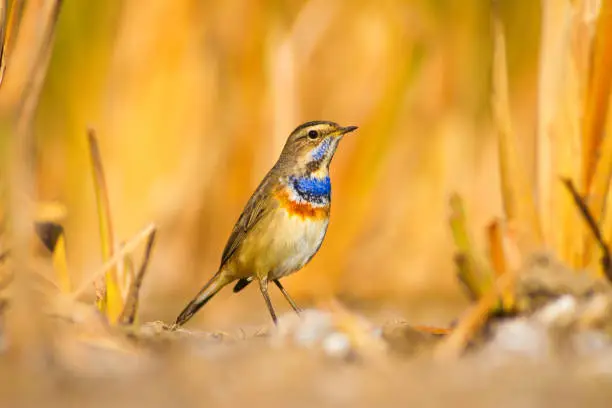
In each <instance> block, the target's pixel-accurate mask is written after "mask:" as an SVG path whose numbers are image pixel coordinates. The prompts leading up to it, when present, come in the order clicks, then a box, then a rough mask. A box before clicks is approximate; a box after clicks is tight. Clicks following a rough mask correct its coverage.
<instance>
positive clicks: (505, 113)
mask: <svg viewBox="0 0 612 408" xmlns="http://www.w3.org/2000/svg"><path fill="white" fill-rule="evenodd" d="M493 29H494V31H493V35H494V53H493V87H492V88H493V89H492V97H491V102H492V107H493V116H494V121H495V128H496V130H497V135H498V143H499V145H498V146H499V166H500V167H499V170H500V177H501V185H502V199H503V205H504V211H505V213H506V218H507V220H508V222H509V223H511V224H512V227H513V228H514V229H515V230H516V232H517V236H518V242H519V246H520V248H521V251H523V252H524V253H528V252H531V251H533V250H534V249H537V248H539V247H540V246H541V245H542V232H541V229H540V221H539V217H538V213H537V211H536V207H535V203H534V198H533V193H532V192H533V191H534V190H533V186H532V185H531V183H530V182H529V179H528V178H527V176H526V173H525V171H526V170H525V167H524V166H523V164H522V159H521V155H520V154H519V152H518V149H517V141H516V138H515V136H514V133H513V131H512V120H511V117H510V108H509V99H508V74H507V72H506V71H507V68H506V46H505V38H504V33H503V27H502V25H501V21H499V19H498V18H497V17H494V18H493Z"/></svg>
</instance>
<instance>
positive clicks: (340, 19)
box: [36, 0, 540, 328]
mask: <svg viewBox="0 0 612 408" xmlns="http://www.w3.org/2000/svg"><path fill="white" fill-rule="evenodd" d="M490 7H491V4H490V1H487V0H465V1H461V2H459V1H453V0H403V1H401V0H382V1H376V2H373V1H365V0H350V1H349V0H344V1H340V0H338V1H327V0H310V1H302V0H291V1H271V0H268V1H264V0H260V1H251V0H248V1H247V0H226V1H201V0H180V1H178V0H177V1H173V2H169V1H153V2H148V3H147V4H146V6H145V5H143V3H142V2H141V1H135V0H121V1H120V0H106V1H103V2H87V1H67V2H65V4H64V5H63V7H62V12H61V14H60V18H59V23H58V28H57V37H56V43H55V47H54V53H53V56H52V59H51V64H50V67H49V72H48V76H47V80H46V83H45V85H44V89H43V94H42V98H41V101H40V107H39V110H38V112H37V117H36V137H37V143H38V144H37V148H38V156H37V160H38V169H37V172H38V174H37V175H38V177H39V184H38V195H39V199H40V200H43V201H51V202H53V201H56V202H60V203H62V204H63V205H65V207H66V209H67V218H66V221H65V228H66V237H67V245H68V257H69V267H70V271H71V273H72V274H73V276H74V279H76V280H77V281H80V280H82V279H84V278H85V277H86V276H87V275H88V274H89V273H91V272H92V271H93V270H94V269H95V268H96V267H97V266H99V265H100V263H101V255H100V243H99V234H98V225H97V219H96V209H95V208H96V207H95V198H94V190H93V185H92V181H91V168H90V159H89V154H88V150H87V139H86V128H87V127H88V126H93V127H94V128H95V129H96V130H97V132H98V137H99V140H100V145H101V149H102V157H103V161H104V166H105V171H106V176H107V184H108V187H109V192H110V200H111V209H112V214H113V222H114V225H115V232H116V239H117V240H127V239H129V238H130V237H131V236H133V235H134V234H136V233H137V232H138V231H139V230H141V229H142V228H143V227H144V226H146V225H147V224H148V223H150V222H155V223H156V224H157V225H158V226H159V233H158V238H159V241H158V244H157V246H156V249H155V252H154V255H153V258H152V264H151V270H150V272H149V275H148V276H147V278H146V280H145V283H144V287H143V291H144V292H143V298H142V303H141V313H142V320H143V321H148V320H165V321H171V320H173V319H174V318H175V317H176V315H177V313H178V312H179V311H180V310H181V309H182V307H183V306H184V305H185V304H186V303H187V302H188V301H189V300H191V298H192V296H193V295H194V294H195V293H196V292H197V291H198V290H199V288H200V286H201V285H203V284H204V283H205V281H206V280H207V279H208V278H209V277H210V276H212V274H213V273H214V272H215V271H216V268H217V267H218V264H219V261H220V257H221V252H222V250H223V247H224V244H225V242H226V240H227V238H228V236H229V233H230V231H231V228H232V226H233V224H234V222H235V221H236V219H237V217H238V215H239V214H240V212H241V210H242V208H243V206H244V204H245V203H246V201H247V200H248V198H249V196H250V194H251V193H252V191H253V190H254V189H255V187H256V186H257V184H258V183H259V181H260V180H261V178H262V177H263V176H264V175H265V173H266V172H267V170H268V169H269V168H270V167H271V166H272V165H273V164H274V162H275V160H276V158H277V156H278V154H279V153H280V150H281V149H282V146H283V144H284V142H285V139H286V137H287V136H288V134H289V133H290V132H291V131H292V130H293V129H294V128H295V127H296V126H297V125H299V124H300V123H302V122H304V121H308V120H332V121H336V122H339V123H340V124H343V125H357V126H359V131H358V132H356V133H354V134H352V135H350V137H347V138H345V139H344V140H343V142H342V144H341V146H340V148H339V150H338V152H337V154H336V156H335V159H334V162H333V163H332V180H333V188H334V190H333V201H334V202H333V206H332V217H331V223H330V227H329V230H328V233H327V238H326V240H325V242H324V244H323V246H322V248H321V250H320V251H319V253H318V255H317V256H316V257H315V258H314V259H313V261H312V262H311V263H310V264H309V265H308V266H307V267H306V268H305V269H304V270H302V271H301V272H300V273H298V274H295V275H293V276H291V277H289V278H286V279H285V280H284V284H285V287H286V288H287V289H288V290H289V292H290V293H292V294H293V296H294V297H295V299H296V300H297V301H298V303H300V304H301V305H302V306H304V307H306V306H308V305H316V304H317V302H321V301H324V300H327V299H330V298H337V299H339V300H341V301H343V302H344V303H346V304H347V305H348V306H349V307H351V308H355V309H356V310H360V311H363V312H364V313H370V314H374V315H377V316H384V317H387V318H388V317H389V316H395V315H397V316H403V317H406V318H409V319H411V321H413V322H415V323H428V324H446V323H448V321H449V320H450V319H451V318H453V317H455V316H457V315H458V313H459V312H460V311H461V310H463V307H464V306H465V305H466V304H467V299H466V298H465V297H464V295H463V293H462V292H461V290H460V286H459V285H458V284H457V281H456V279H455V276H454V266H453V246H452V241H451V236H450V231H449V228H448V226H447V217H448V211H447V204H448V198H449V195H450V193H451V192H455V191H456V192H459V193H460V194H461V195H462V196H463V197H464V198H465V200H466V205H467V211H468V217H469V220H470V224H471V226H472V231H473V232H474V238H475V239H476V241H477V242H478V243H480V244H481V245H484V243H483V239H482V238H483V235H484V227H485V226H486V225H487V223H488V222H490V221H491V220H492V219H493V218H494V217H496V216H498V215H500V214H501V204H500V198H499V181H498V176H497V159H496V156H497V151H496V143H495V137H494V134H493V132H492V129H491V123H490V122H491V118H490V116H491V115H490V108H489V96H490V74H489V73H490V64H491V63H490V60H491V48H492V44H491V26H490V13H491V10H490ZM499 7H500V9H501V15H502V17H503V20H504V23H505V26H506V34H507V41H508V44H507V47H508V65H509V74H510V82H511V84H510V89H512V95H511V99H512V100H511V105H512V109H513V112H512V113H513V115H514V117H513V119H514V121H515V122H514V124H515V128H516V133H517V135H518V137H519V138H520V137H521V135H529V134H532V133H533V131H534V123H535V115H536V112H535V110H536V103H535V102H536V95H535V91H536V90H537V84H536V81H537V77H536V75H537V69H536V68H537V62H538V61H537V55H538V43H539V40H538V37H539V31H540V27H539V20H540V15H539V13H540V11H539V2H535V1H531V0H514V1H500V2H499ZM529 140H533V138H530V139H529ZM526 150H527V153H526V154H528V155H533V149H532V148H531V147H530V146H526ZM527 162H530V163H531V162H533V161H531V160H528V161H527ZM531 170H533V169H531ZM136 259H138V258H136ZM92 292H93V291H92ZM92 298H93V294H92ZM273 302H274V303H275V304H276V307H277V308H278V310H282V311H287V310H289V308H288V305H287V304H286V303H285V302H284V300H283V299H282V297H281V296H280V295H279V294H278V293H276V291H274V293H273ZM267 313H268V312H267V310H266V308H265V306H264V303H263V300H262V299H261V298H260V294H259V293H258V290H257V288H256V287H249V288H248V289H246V290H245V291H244V293H243V294H241V295H240V296H232V293H231V290H230V289H229V288H228V289H226V290H224V291H222V292H221V293H220V294H219V295H218V296H217V297H216V298H215V299H214V300H213V301H211V303H209V304H208V305H207V306H206V307H205V308H204V309H202V311H201V312H200V313H198V315H196V317H195V318H194V320H193V323H190V325H192V327H214V328H223V327H228V328H229V327H232V326H237V325H240V324H248V323H261V322H262V321H266V322H267V319H269V317H268V316H267Z"/></svg>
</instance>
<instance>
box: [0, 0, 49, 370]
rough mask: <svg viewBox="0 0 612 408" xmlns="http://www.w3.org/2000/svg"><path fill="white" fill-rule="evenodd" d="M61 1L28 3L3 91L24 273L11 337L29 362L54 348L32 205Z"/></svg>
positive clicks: (17, 286)
mask: <svg viewBox="0 0 612 408" xmlns="http://www.w3.org/2000/svg"><path fill="white" fill-rule="evenodd" d="M60 5H61V1H55V0H46V1H45V0H38V1H29V2H27V3H26V4H25V5H24V6H23V7H24V8H23V13H22V14H21V18H20V19H19V31H18V32H17V36H16V38H15V48H14V49H13V50H12V51H11V53H10V55H9V56H10V61H8V62H7V69H6V72H5V75H4V77H3V81H2V88H1V90H2V92H0V118H1V120H2V123H1V127H2V129H1V132H2V134H1V135H0V137H2V138H6V140H7V141H8V142H7V145H8V148H7V150H6V154H7V155H8V157H6V158H5V159H4V160H3V162H4V163H7V169H8V171H7V172H5V173H4V174H9V185H10V194H9V199H8V205H9V214H10V216H9V223H10V225H9V234H8V241H9V242H10V245H11V254H12V256H11V259H10V262H9V267H10V268H11V269H13V270H15V269H17V270H19V271H20V273H18V274H15V279H14V282H13V289H14V291H13V293H14V296H13V301H12V307H11V309H10V310H9V313H7V330H6V331H7V333H8V335H9V336H10V337H11V339H10V340H9V342H10V343H11V345H12V346H13V348H12V351H13V352H14V353H15V354H16V355H18V356H19V357H20V358H23V359H27V360H29V361H31V360H35V361H36V360H41V361H42V359H43V358H44V353H45V350H46V349H47V348H48V346H47V344H46V341H45V340H46V338H47V333H46V330H45V324H44V322H43V321H42V319H41V316H40V311H41V304H40V302H41V299H40V294H39V293H36V292H35V288H34V282H33V277H34V275H35V274H34V273H33V271H34V270H35V266H34V265H33V260H32V258H31V254H30V252H29V249H30V243H31V242H32V241H33V239H34V236H33V228H32V225H33V220H34V213H35V210H34V206H33V204H32V197H34V181H35V176H34V138H33V129H32V127H33V126H32V125H33V119H34V113H35V111H36V108H37V106H38V101H39V97H40V91H41V89H42V85H43V82H44V78H45V75H46V72H47V66H48V63H49V60H50V56H51V50H52V45H53V40H54V33H55V26H56V23H57V18H58V15H59V11H60ZM13 6H14V7H16V6H15V4H14V5H13ZM15 24H17V23H15ZM10 26H11V27H12V24H11V25H10ZM5 41H6V31H5ZM3 57H6V55H4V56H3ZM5 61H6V58H5ZM41 353H42V355H41Z"/></svg>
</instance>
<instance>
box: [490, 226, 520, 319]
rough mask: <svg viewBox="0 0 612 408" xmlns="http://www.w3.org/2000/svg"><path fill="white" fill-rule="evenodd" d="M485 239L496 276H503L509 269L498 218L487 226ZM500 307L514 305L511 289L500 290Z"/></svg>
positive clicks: (506, 308)
mask: <svg viewBox="0 0 612 408" xmlns="http://www.w3.org/2000/svg"><path fill="white" fill-rule="evenodd" d="M487 240H488V243H489V248H488V249H489V259H490V260H491V265H492V266H493V271H494V272H495V276H496V278H500V277H501V276H503V275H504V274H505V273H506V272H507V271H508V269H509V265H508V262H507V259H506V254H505V248H504V236H503V230H502V226H501V221H500V220H495V221H493V222H492V223H491V224H489V227H488V228H487ZM500 293H501V300H502V308H503V309H504V310H512V309H513V308H514V306H515V299H514V292H513V291H512V290H508V291H501V292H500Z"/></svg>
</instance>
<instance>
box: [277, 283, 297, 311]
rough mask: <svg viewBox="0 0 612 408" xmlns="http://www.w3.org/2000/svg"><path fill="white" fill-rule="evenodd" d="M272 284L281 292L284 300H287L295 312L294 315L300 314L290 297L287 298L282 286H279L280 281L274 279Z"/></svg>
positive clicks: (287, 294) (287, 295)
mask: <svg viewBox="0 0 612 408" xmlns="http://www.w3.org/2000/svg"><path fill="white" fill-rule="evenodd" d="M274 283H275V284H276V286H277V287H278V289H279V290H280V291H281V293H282V294H283V296H284V297H285V299H287V302H289V304H290V305H291V307H292V308H293V310H295V313H297V314H300V312H301V311H302V310H301V309H300V308H299V307H298V305H297V304H296V303H295V302H294V301H293V299H291V296H289V293H287V291H286V290H285V288H284V287H283V285H281V283H280V281H279V280H278V279H274Z"/></svg>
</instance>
